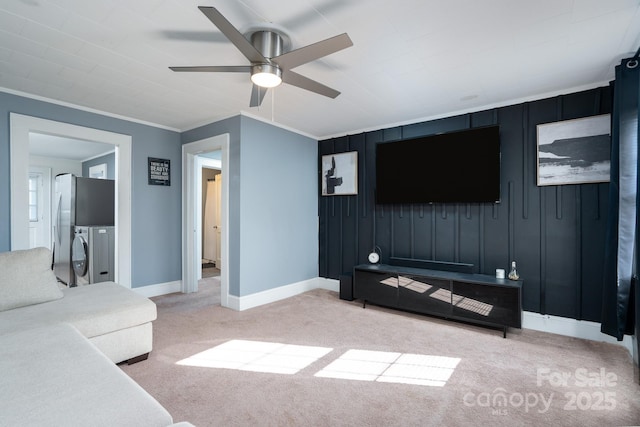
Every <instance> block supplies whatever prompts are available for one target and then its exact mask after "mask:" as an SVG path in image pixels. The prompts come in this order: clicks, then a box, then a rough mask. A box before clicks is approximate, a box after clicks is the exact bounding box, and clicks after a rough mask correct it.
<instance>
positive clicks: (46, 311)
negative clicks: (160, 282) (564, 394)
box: [0, 282, 157, 338]
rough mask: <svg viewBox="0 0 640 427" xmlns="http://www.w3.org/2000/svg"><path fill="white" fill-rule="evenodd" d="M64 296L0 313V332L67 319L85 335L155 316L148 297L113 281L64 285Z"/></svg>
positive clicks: (145, 321) (130, 324) (104, 331)
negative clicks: (72, 285)
mask: <svg viewBox="0 0 640 427" xmlns="http://www.w3.org/2000/svg"><path fill="white" fill-rule="evenodd" d="M62 292H63V294H64V298H61V299H59V300H56V301H51V302H48V303H46V304H39V305H33V306H29V307H22V308H21V309H19V310H9V311H4V312H2V313H0V335H2V334H6V333H9V332H12V331H15V330H22V329H29V328H36V327H41V326H45V325H49V324H51V323H57V322H67V323H71V324H72V325H73V326H75V327H76V328H77V329H78V330H79V331H80V332H81V333H82V335H84V336H85V337H87V338H92V337H95V336H99V335H103V334H108V333H112V332H114V331H118V330H121V329H126V328H130V327H132V326H138V325H142V324H143V323H147V322H151V321H153V320H155V319H156V316H157V311H156V305H155V304H154V302H153V301H151V300H150V299H149V298H147V297H144V296H142V295H140V294H138V293H136V292H134V291H132V290H131V289H127V288H125V287H123V286H121V285H118V284H116V283H114V282H100V283H95V284H92V285H86V286H78V287H75V288H68V289H65V290H63V291H62Z"/></svg>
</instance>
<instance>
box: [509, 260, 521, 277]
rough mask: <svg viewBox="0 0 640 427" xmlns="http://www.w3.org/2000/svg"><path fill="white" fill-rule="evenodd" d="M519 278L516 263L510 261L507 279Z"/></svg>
mask: <svg viewBox="0 0 640 427" xmlns="http://www.w3.org/2000/svg"><path fill="white" fill-rule="evenodd" d="M519 278H520V276H519V275H518V270H516V262H515V261H511V271H509V279H511V280H518V279H519Z"/></svg>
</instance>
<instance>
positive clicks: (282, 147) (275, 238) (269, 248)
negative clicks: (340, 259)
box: [240, 116, 318, 296]
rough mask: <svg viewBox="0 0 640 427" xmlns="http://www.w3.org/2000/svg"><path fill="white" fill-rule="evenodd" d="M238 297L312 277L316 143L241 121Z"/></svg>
mask: <svg viewBox="0 0 640 427" xmlns="http://www.w3.org/2000/svg"><path fill="white" fill-rule="evenodd" d="M241 129H242V145H241V148H240V155H241V163H242V174H241V180H240V204H241V206H242V209H241V212H240V218H241V219H240V221H241V224H242V227H241V229H240V254H241V261H240V283H241V289H240V296H244V295H250V294H253V293H256V292H261V291H265V290H268V289H273V288H277V287H279V286H284V285H288V284H291V283H296V282H300V281H303V280H307V279H311V278H314V277H318V194H317V188H318V185H317V172H316V170H317V163H318V160H317V159H318V143H317V141H316V140H314V139H311V138H308V137H305V136H302V135H299V134H296V133H294V132H290V131H287V130H284V129H282V128H278V127H275V126H272V125H270V124H267V123H264V122H261V121H257V120H254V119H251V118H249V117H245V116H243V117H242V127H241Z"/></svg>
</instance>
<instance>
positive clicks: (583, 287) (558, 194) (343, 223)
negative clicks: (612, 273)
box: [316, 87, 612, 322]
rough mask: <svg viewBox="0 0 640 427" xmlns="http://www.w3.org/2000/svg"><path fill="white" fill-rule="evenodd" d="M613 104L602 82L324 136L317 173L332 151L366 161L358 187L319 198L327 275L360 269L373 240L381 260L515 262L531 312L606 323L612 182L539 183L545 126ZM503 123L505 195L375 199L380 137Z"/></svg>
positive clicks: (480, 267) (482, 269)
mask: <svg viewBox="0 0 640 427" xmlns="http://www.w3.org/2000/svg"><path fill="white" fill-rule="evenodd" d="M611 109H612V94H611V90H610V88H609V87H602V88H597V89H592V90H588V91H583V92H577V93H572V94H567V95H562V96H557V97H554V98H548V99H543V100H538V101H532V102H528V103H524V104H518V105H512V106H506V107H500V108H495V109H491V110H485V111H480V112H476V113H470V114H465V115H459V116H454V117H449V118H444V119H439V120H433V121H428V122H421V123H415V124H410V125H405V126H398V127H394V128H388V129H382V130H377V131H372V132H367V133H362V134H357V135H349V136H344V137H340V138H333V139H328V140H324V141H320V142H319V143H318V159H317V164H316V170H317V171H318V173H320V172H319V171H320V167H321V165H320V162H321V158H322V156H323V155H327V154H335V153H342V152H348V151H357V152H358V165H359V169H358V181H359V191H358V195H356V196H332V197H322V196H319V202H318V203H319V215H320V224H319V225H320V226H319V258H318V259H319V269H320V276H321V277H327V278H332V279H338V278H339V276H340V275H341V274H345V273H346V274H348V273H351V272H352V270H353V266H354V265H357V264H360V263H365V262H366V259H367V254H368V253H369V252H371V250H372V249H373V247H374V245H377V246H379V247H380V249H381V252H382V262H388V260H389V258H390V257H392V256H393V257H407V258H418V259H433V260H438V261H451V262H465V263H471V264H474V265H475V270H476V271H477V272H479V273H483V274H494V272H495V269H496V268H505V269H508V268H509V265H510V262H511V261H512V260H513V261H516V262H517V266H518V272H519V273H520V276H521V277H522V278H523V280H524V285H523V308H524V310H526V311H531V312H538V313H542V314H550V315H556V316H562V317H568V318H574V319H579V320H589V321H595V322H599V321H600V311H601V305H600V303H601V298H602V280H603V279H602V278H603V259H604V239H605V235H606V220H607V218H606V216H607V204H608V187H609V184H608V183H597V184H577V185H564V186H545V187H538V186H537V183H536V175H537V171H536V168H537V166H536V165H537V139H536V138H537V132H536V127H537V125H539V124H544V123H550V122H556V121H561V120H569V119H576V118H583V117H588V116H594V115H599V114H607V113H611ZM496 124H497V125H499V126H500V140H501V155H502V160H501V195H500V196H501V197H500V199H501V202H500V203H498V204H478V203H475V204H474V203H471V204H413V205H376V204H375V203H374V194H375V153H376V144H379V143H384V142H389V141H394V140H399V139H403V138H411V137H417V136H426V135H432V134H436V133H440V132H448V131H455V130H462V129H468V128H472V127H480V126H487V125H496ZM451 173H464V171H451ZM443 179H446V177H443ZM469 179H473V177H469ZM374 229H375V235H374Z"/></svg>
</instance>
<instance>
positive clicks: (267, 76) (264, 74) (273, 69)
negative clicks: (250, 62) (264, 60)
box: [251, 64, 282, 88]
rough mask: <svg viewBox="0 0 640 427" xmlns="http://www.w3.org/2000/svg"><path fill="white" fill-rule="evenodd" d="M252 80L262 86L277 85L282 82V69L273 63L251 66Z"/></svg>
mask: <svg viewBox="0 0 640 427" xmlns="http://www.w3.org/2000/svg"><path fill="white" fill-rule="evenodd" d="M251 81H252V82H253V84H255V85H256V86H260V87H266V88H271V87H276V86H278V85H279V84H280V83H282V70H281V69H280V68H278V67H277V66H275V65H272V64H259V65H254V66H253V67H252V68H251Z"/></svg>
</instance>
